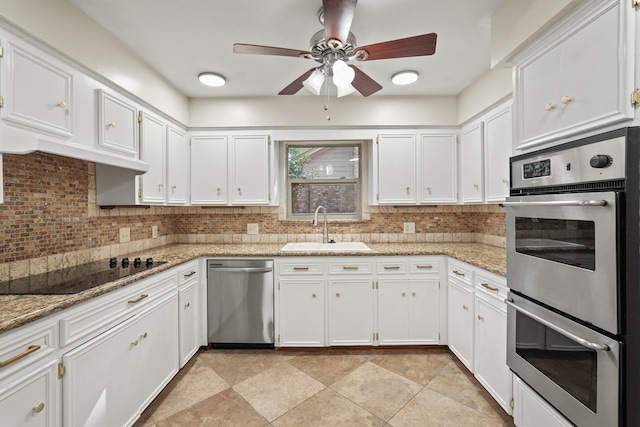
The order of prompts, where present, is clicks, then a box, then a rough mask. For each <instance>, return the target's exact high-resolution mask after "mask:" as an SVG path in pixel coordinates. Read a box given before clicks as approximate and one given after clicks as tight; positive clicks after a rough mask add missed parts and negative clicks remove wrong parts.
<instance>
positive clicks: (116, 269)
mask: <svg viewBox="0 0 640 427" xmlns="http://www.w3.org/2000/svg"><path fill="white" fill-rule="evenodd" d="M166 263H167V261H154V260H153V258H146V259H140V258H136V259H134V260H133V261H129V258H122V259H120V260H118V259H116V258H111V259H108V260H102V261H96V262H91V263H88V264H80V265H77V266H75V267H69V268H63V269H61V270H54V271H50V272H48V273H43V274H34V275H32V276H27V277H24V278H22V279H14V280H9V281H8V282H0V295H67V294H75V293H78V292H81V291H84V290H87V289H90V288H93V287H96V286H100V285H103V284H105V283H109V282H112V281H114V280H118V279H120V278H123V277H127V276H131V275H132V274H136V273H139V272H141V271H145V270H149V269H151V268H154V267H157V266H159V265H162V264H166Z"/></svg>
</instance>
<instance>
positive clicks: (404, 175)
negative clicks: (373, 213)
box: [377, 134, 417, 205]
mask: <svg viewBox="0 0 640 427" xmlns="http://www.w3.org/2000/svg"><path fill="white" fill-rule="evenodd" d="M377 147H378V195H377V199H378V203H380V204H391V205H399V204H415V203H416V202H417V198H416V137H415V135H413V134H412V135H380V136H379V137H378V143H377Z"/></svg>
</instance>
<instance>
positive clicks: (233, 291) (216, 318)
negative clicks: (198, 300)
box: [207, 259, 274, 348]
mask: <svg viewBox="0 0 640 427" xmlns="http://www.w3.org/2000/svg"><path fill="white" fill-rule="evenodd" d="M207 288H208V289H207V291H208V292H207V331H208V337H209V343H210V344H211V346H212V347H218V348H221V347H227V348H242V347H250V348H273V345H274V330H273V261H272V260H239V259H225V260H208V261H207Z"/></svg>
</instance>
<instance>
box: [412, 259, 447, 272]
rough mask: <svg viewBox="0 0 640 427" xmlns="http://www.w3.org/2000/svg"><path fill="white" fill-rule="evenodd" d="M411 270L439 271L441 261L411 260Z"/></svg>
mask: <svg viewBox="0 0 640 427" xmlns="http://www.w3.org/2000/svg"><path fill="white" fill-rule="evenodd" d="M409 272H410V273H411V274H415V273H420V274H423V273H438V272H440V263H439V262H438V261H435V260H419V259H415V260H410V261H409Z"/></svg>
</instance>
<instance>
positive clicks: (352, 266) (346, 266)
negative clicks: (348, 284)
mask: <svg viewBox="0 0 640 427" xmlns="http://www.w3.org/2000/svg"><path fill="white" fill-rule="evenodd" d="M342 269H343V270H357V269H358V266H357V265H343V266H342Z"/></svg>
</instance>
